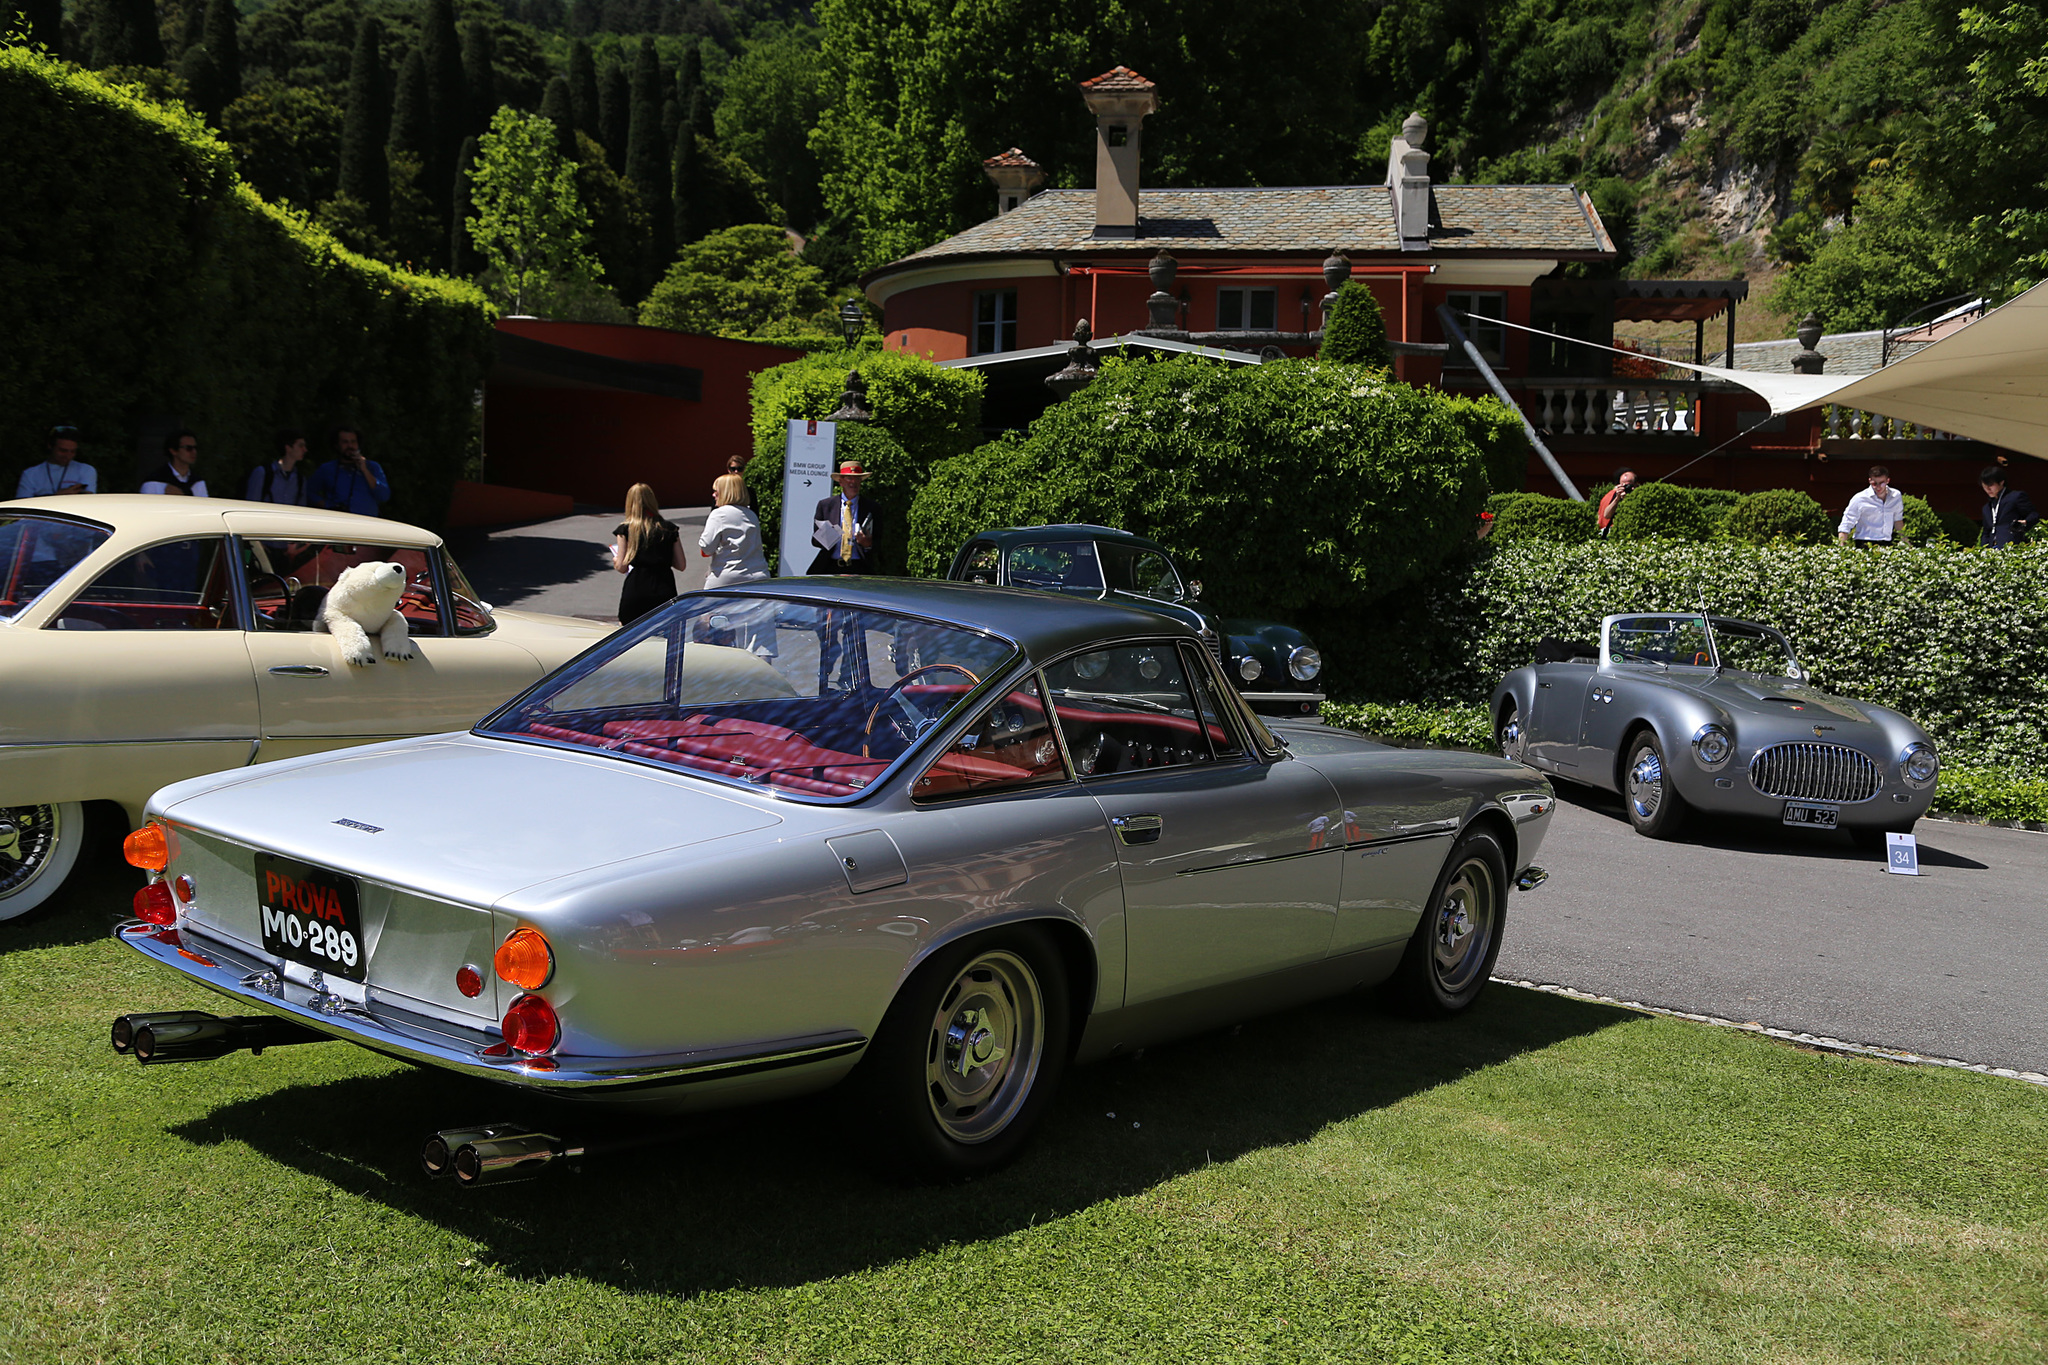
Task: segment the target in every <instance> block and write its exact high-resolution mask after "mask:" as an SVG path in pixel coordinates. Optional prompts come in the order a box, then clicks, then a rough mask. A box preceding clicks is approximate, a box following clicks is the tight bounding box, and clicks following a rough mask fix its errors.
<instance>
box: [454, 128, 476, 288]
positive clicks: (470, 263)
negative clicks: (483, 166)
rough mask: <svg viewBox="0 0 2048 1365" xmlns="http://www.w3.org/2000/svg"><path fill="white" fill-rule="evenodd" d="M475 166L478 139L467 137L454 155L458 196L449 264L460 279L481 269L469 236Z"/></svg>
mask: <svg viewBox="0 0 2048 1365" xmlns="http://www.w3.org/2000/svg"><path fill="white" fill-rule="evenodd" d="M475 165H476V139H475V138H473V137H466V138H464V139H463V140H462V146H461V148H460V149H459V150H458V151H457V152H456V154H455V179H454V188H455V193H454V195H453V196H452V197H451V200H450V203H449V209H450V210H451V212H450V213H449V227H448V262H449V265H450V266H451V267H452V269H453V273H455V274H457V275H474V274H476V272H477V270H478V268H479V267H478V264H477V256H476V243H475V241H473V240H472V239H471V238H470V235H469V218H470V215H471V214H473V213H475V212H476V201H475V199H474V198H473V197H472V196H471V193H470V191H471V180H470V170H471V168H473V167H474V166H475Z"/></svg>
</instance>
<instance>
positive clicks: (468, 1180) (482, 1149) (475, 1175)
mask: <svg viewBox="0 0 2048 1365" xmlns="http://www.w3.org/2000/svg"><path fill="white" fill-rule="evenodd" d="M583 1150H584V1149H583V1148H581V1147H571V1146H569V1145H567V1144H566V1143H564V1142H563V1141H562V1140H561V1139H560V1138H558V1137H554V1136H552V1135H550V1134H547V1133H511V1134H508V1135H506V1136H503V1137H488V1138H478V1139H476V1140H475V1141H472V1142H465V1143H463V1144H462V1145H461V1146H460V1147H457V1148H456V1149H455V1183H456V1184H458V1185H460V1186H462V1187H463V1188H464V1189H478V1188H480V1187H482V1186H485V1185H504V1184H508V1183H510V1182H512V1181H514V1180H531V1179H533V1178H534V1177H535V1176H537V1175H539V1174H540V1173H541V1172H542V1171H545V1170H546V1169H547V1168H548V1167H549V1166H552V1165H554V1164H555V1163H556V1162H557V1161H561V1160H564V1159H566V1158H568V1157H576V1156H582V1155H583Z"/></svg>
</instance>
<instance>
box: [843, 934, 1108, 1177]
mask: <svg viewBox="0 0 2048 1365" xmlns="http://www.w3.org/2000/svg"><path fill="white" fill-rule="evenodd" d="M1071 1019H1072V1015H1071V1012H1070V1009H1069V1000H1068V986H1067V973H1066V969H1065V966H1064V964H1063V962H1062V960H1061V957H1060V952H1059V949H1058V947H1057V946H1056V945H1055V944H1054V943H1053V941H1052V938H1051V936H1050V935H1049V934H1047V933H1046V931H1045V930H1044V929H1041V928H1037V927H1034V926H1031V925H1018V926H1015V927H1012V928H1006V929H998V930H994V931H991V932H989V933H986V934H978V935H975V936H974V937H972V938H969V939H965V940H963V941H961V942H959V943H955V944H951V945H949V946H947V947H945V948H942V949H940V950H939V951H938V952H937V953H935V954H933V955H932V957H931V958H930V959H929V960H928V961H926V962H925V963H924V964H923V965H922V966H920V967H919V968H918V969H917V971H916V972H915V973H913V974H912V976H911V978H910V980H909V981H908V982H906V983H905V984H904V986H903V989H902V990H900V991H899V992H898V993H897V996H896V999H895V1001H894V1002H893V1003H892V1004H891V1005H890V1006H889V1012H888V1014H886V1015H885V1016H884V1017H883V1019H882V1025H881V1027H880V1028H878V1029H877V1030H876V1031H875V1036H874V1038H873V1040H872V1041H870V1042H869V1044H868V1048H867V1053H866V1055H865V1056H864V1057H863V1058H862V1060H861V1064H860V1066H859V1068H858V1069H857V1070H856V1072H855V1076H854V1082H855V1083H854V1086H853V1093H854V1096H855V1098H856V1102H857V1104H858V1106H859V1108H860V1109H862V1110H864V1111H865V1117H866V1119H867V1122H868V1124H869V1129H870V1136H871V1139H872V1140H873V1143H874V1153H875V1156H876V1158H877V1160H878V1163H879V1164H880V1165H881V1166H882V1167H883V1168H884V1169H885V1170H887V1171H888V1172H889V1173H891V1174H893V1175H896V1176H899V1177H903V1178H906V1179H909V1180H913V1181H918V1182H926V1183H935V1182H942V1181H948V1180H958V1179H961V1178H963V1177H967V1176H973V1175H980V1174H982V1173H983V1172H985V1171H992V1170H995V1169H997V1168H998V1167H1000V1166H1002V1165H1004V1164H1006V1163H1007V1162H1009V1161H1011V1160H1012V1159H1014V1158H1015V1157H1016V1155H1017V1154H1018V1153H1019V1152H1020V1151H1022V1150H1023V1148H1024V1145H1025V1143H1026V1142H1028V1141H1029V1140H1030V1137H1031V1132H1032V1129H1033V1128H1034V1127H1036V1126H1037V1123H1038V1120H1039V1117H1040V1116H1041V1115H1042V1114H1043V1113H1044V1112H1045V1107H1046V1105H1047V1104H1049V1103H1050V1102H1051V1099H1052V1095H1053V1093H1054V1091H1056V1090H1057V1089H1058V1088H1059V1082H1060V1078H1061V1076H1062V1075H1063V1074H1064V1073H1065V1071H1066V1064H1067V1057H1068V1054H1069V1052H1070V1051H1071V1049H1070V1046H1069V1038H1070V1034H1071V1031H1072V1029H1071Z"/></svg>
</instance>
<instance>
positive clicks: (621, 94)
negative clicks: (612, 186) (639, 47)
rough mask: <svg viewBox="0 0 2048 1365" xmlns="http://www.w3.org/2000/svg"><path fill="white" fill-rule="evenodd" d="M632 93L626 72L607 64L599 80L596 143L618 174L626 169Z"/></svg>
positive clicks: (614, 64)
mask: <svg viewBox="0 0 2048 1365" xmlns="http://www.w3.org/2000/svg"><path fill="white" fill-rule="evenodd" d="M632 102H633V92H632V86H631V83H630V82H629V81H628V80H627V79H626V68H625V67H623V66H620V65H619V64H618V63H617V62H606V63H605V65H604V70H603V71H602V72H600V73H599V75H598V80H597V140H598V141H599V142H602V143H603V144H604V156H605V160H606V161H608V162H610V163H611V168H612V169H613V170H615V171H623V170H625V168H626V135H627V131H628V125H629V124H630V122H631V119H632V109H631V106H632Z"/></svg>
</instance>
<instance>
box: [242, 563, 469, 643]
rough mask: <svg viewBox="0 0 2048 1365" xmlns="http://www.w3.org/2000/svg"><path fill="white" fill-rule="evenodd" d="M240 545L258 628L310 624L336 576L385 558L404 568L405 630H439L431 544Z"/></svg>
mask: <svg viewBox="0 0 2048 1365" xmlns="http://www.w3.org/2000/svg"><path fill="white" fill-rule="evenodd" d="M242 547H243V548H242V569H243V572H244V573H245V574H246V575H247V576H248V579H249V605H250V607H251V608H252V609H253V610H254V612H255V617H256V621H255V626H256V629H257V630H259V631H301V632H303V631H310V630H312V629H313V623H314V622H315V621H316V620H318V619H319V617H320V605H321V603H323V602H325V601H326V600H327V592H328V590H329V589H330V588H332V587H333V586H334V584H335V580H337V579H339V578H340V577H341V575H342V574H343V573H344V572H345V571H347V570H349V569H352V568H354V567H355V566H356V565H358V564H370V563H377V562H385V563H394V564H400V565H403V566H404V568H405V577H406V583H407V587H406V590H405V595H404V596H403V597H401V598H400V599H399V601H398V611H399V614H400V615H402V616H404V617H405V629H406V633H407V634H408V635H411V636H414V637H415V638H417V637H419V636H432V635H439V634H440V633H441V609H440V606H439V604H438V602H437V598H436V594H435V591H434V574H433V570H432V568H431V567H430V566H429V564H428V560H427V556H429V555H431V554H433V553H434V551H433V550H431V549H422V548H419V547H417V546H397V547H394V546H390V545H367V544H361V545H345V544H340V543H337V542H331V541H329V542H323V541H293V540H249V541H244V542H242ZM451 567H452V566H451ZM465 586H466V585H465Z"/></svg>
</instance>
